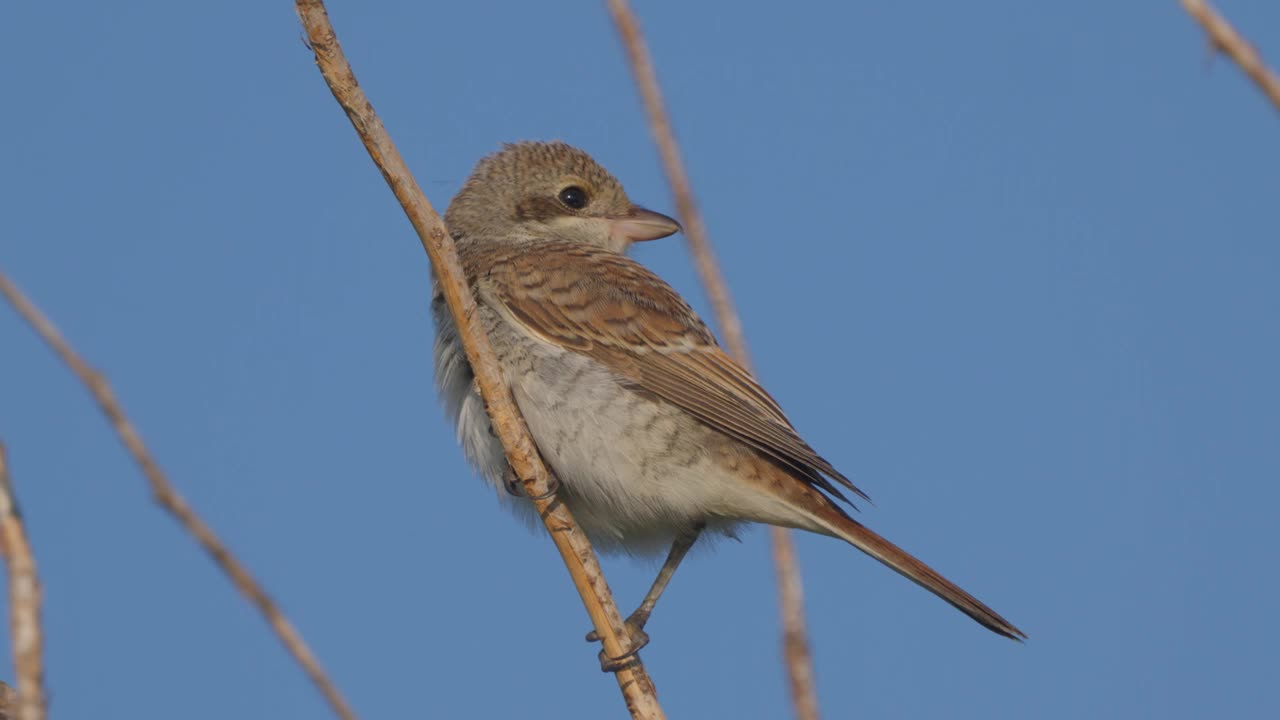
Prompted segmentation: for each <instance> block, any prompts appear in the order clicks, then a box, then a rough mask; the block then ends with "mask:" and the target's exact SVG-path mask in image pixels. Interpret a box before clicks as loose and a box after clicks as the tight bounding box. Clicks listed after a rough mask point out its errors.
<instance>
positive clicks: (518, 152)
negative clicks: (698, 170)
mask: <svg viewBox="0 0 1280 720" xmlns="http://www.w3.org/2000/svg"><path fill="white" fill-rule="evenodd" d="M445 224H446V225H447V226H448V228H449V232H450V234H452V235H453V236H454V237H455V238H457V239H459V240H460V241H466V240H468V239H484V240H490V241H492V240H502V239H508V238H509V239H512V240H516V239H521V238H528V237H537V238H547V237H556V238H563V239H565V240H572V241H575V242H582V243H587V244H590V245H594V246H597V247H602V248H605V249H607V250H610V251H613V252H619V253H621V252H625V251H626V249H627V247H628V246H629V245H631V243H633V242H639V241H643V240H657V239H658V238H664V237H667V236H668V235H671V234H673V233H676V232H678V231H679V230H680V224H679V223H677V222H676V221H675V220H673V219H671V218H669V217H667V216H666V215H663V214H662V213H657V212H654V211H652V210H646V209H645V208H642V207H639V206H637V205H635V204H633V203H632V202H631V200H630V199H629V198H628V197H627V193H626V191H624V190H623V189H622V185H621V184H620V183H619V182H618V180H617V178H615V177H614V176H613V175H611V174H610V173H609V171H608V170H605V169H604V168H603V167H601V166H600V164H599V163H597V162H596V161H595V160H593V159H592V158H591V156H590V155H588V154H586V153H585V152H583V151H581V150H579V149H578V148H575V147H573V146H571V145H566V144H565V143H562V142H519V143H514V144H510V145H506V146H504V147H503V148H502V150H500V151H498V152H496V153H494V154H492V155H489V156H488V157H486V158H484V159H483V160H481V161H480V162H479V163H477V164H476V167H475V170H473V171H472V173H471V177H469V178H467V182H466V183H465V184H464V185H463V186H462V190H460V191H459V192H458V194H457V196H455V197H454V198H453V202H451V203H449V209H448V211H446V212H445Z"/></svg>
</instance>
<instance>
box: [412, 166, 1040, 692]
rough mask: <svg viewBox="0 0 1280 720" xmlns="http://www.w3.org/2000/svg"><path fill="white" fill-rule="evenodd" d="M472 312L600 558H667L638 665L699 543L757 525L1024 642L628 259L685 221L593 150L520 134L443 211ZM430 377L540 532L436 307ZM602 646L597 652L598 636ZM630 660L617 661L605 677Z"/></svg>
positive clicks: (667, 289)
mask: <svg viewBox="0 0 1280 720" xmlns="http://www.w3.org/2000/svg"><path fill="white" fill-rule="evenodd" d="M444 220H445V226H446V228H447V229H448V231H449V233H450V235H451V236H452V237H453V239H454V241H455V243H456V245H457V248H458V255H459V259H460V260H461V264H462V267H463V270H464V272H465V275H466V280H467V283H468V284H469V286H470V288H471V290H472V292H473V293H474V295H475V298H476V302H477V306H478V307H477V310H476V312H475V315H474V316H473V317H474V318H475V319H476V320H477V321H478V322H479V323H480V325H481V327H482V328H483V329H484V331H485V332H486V333H487V334H488V337H489V340H490V342H491V344H492V345H493V349H494V351H495V353H496V355H497V358H498V361H499V365H500V367H501V370H502V379H503V381H504V382H505V383H506V385H507V386H508V388H509V389H510V390H511V394H512V396H513V397H514V399H515V401H516V406H517V408H518V409H519V411H520V413H521V414H522V415H523V416H524V419H525V421H526V423H527V425H528V428H529V432H530V435H531V436H532V438H533V440H534V443H535V445H536V447H537V449H538V452H539V453H540V455H541V456H542V458H543V460H544V461H545V462H546V464H547V466H548V467H549V468H550V469H551V471H552V472H553V474H554V476H555V478H556V479H557V481H558V485H557V487H556V490H555V492H556V497H557V499H558V500H559V501H561V502H563V503H564V505H565V506H566V507H567V508H568V509H569V510H570V512H571V513H572V514H573V516H574V517H575V518H576V520H577V522H578V523H579V525H580V526H581V528H582V530H583V532H585V533H586V535H587V537H588V539H590V541H591V542H592V544H593V545H594V546H595V547H596V548H597V549H599V550H601V551H604V552H622V553H629V554H632V555H637V556H645V555H655V554H659V553H661V551H662V550H663V549H669V551H668V554H667V558H666V561H665V562H664V563H663V565H662V568H661V570H660V571H659V573H658V576H657V578H656V579H655V580H654V583H653V585H652V586H651V587H650V589H649V592H648V593H646V595H645V597H644V599H643V600H642V602H641V603H640V605H639V607H638V608H637V609H636V611H635V612H634V613H632V614H631V615H630V616H629V617H628V619H627V622H626V624H627V627H628V629H629V631H630V633H631V641H632V645H631V648H632V649H631V651H629V652H628V653H627V655H628V656H630V655H631V654H633V653H634V652H635V651H636V650H638V649H639V648H640V647H642V646H643V645H644V644H645V643H647V642H648V639H649V637H648V635H647V633H645V631H644V627H645V624H646V623H647V622H648V620H649V617H650V615H651V613H652V612H653V609H654V607H655V606H656V604H657V601H658V598H659V597H660V596H661V595H662V593H663V591H664V590H665V589H666V587H667V584H668V582H669V581H670V580H671V578H672V576H673V575H674V573H675V570H676V568H677V567H678V566H679V565H680V562H681V561H682V560H683V559H684V557H685V555H686V554H687V553H688V551H689V549H690V548H691V547H693V546H694V544H695V543H696V542H698V539H699V538H700V537H705V536H707V535H728V536H731V537H736V533H737V531H738V529H739V528H740V527H741V526H743V525H744V524H748V523H764V524H770V525H777V526H781V527H786V528H793V529H798V530H805V531H809V532H813V533H818V534H820V535H827V536H831V537H835V538H838V539H840V540H844V541H845V542H847V543H849V544H850V545H853V546H854V547H855V548H857V549H858V550H861V551H862V552H864V553H866V554H867V555H869V556H871V557H872V558H874V559H876V560H878V561H879V562H881V563H883V564H884V565H887V566H888V567H889V568H891V569H892V570H894V571H896V572H898V573H899V574H901V575H903V576H905V577H906V578H907V579H909V580H911V581H912V582H914V583H916V584H918V585H920V586H922V587H923V588H925V589H926V590H928V591H930V592H932V593H933V594H935V595H937V596H938V597H940V598H941V599H943V600H945V601H946V602H948V603H950V604H951V605H952V606H954V607H955V608H957V609H958V610H960V612H962V613H964V614H965V615H968V616H969V617H970V618H972V619H973V620H975V621H977V622H978V623H979V624H980V625H982V626H983V627H985V628H987V629H988V630H991V631H992V632H994V633H996V634H997V635H1001V636H1004V637H1007V638H1011V639H1014V640H1022V639H1025V638H1026V635H1025V634H1024V633H1023V632H1022V631H1021V630H1019V629H1018V628H1017V627H1015V626H1014V625H1013V624H1012V623H1010V622H1009V621H1007V620H1005V619H1004V618H1003V617H1001V616H1000V615H999V614H998V613H996V612H995V611H994V610H992V609H991V608H990V607H988V606H987V605H985V604H983V603H982V602H980V601H979V600H978V599H977V598H975V597H974V596H972V595H970V594H969V593H968V592H966V591H964V590H962V589H961V588H960V587H959V586H957V585H955V584H954V583H952V582H951V581H949V580H947V579H946V578H944V577H943V576H942V575H941V574H939V573H938V572H936V571H935V570H933V569H932V568H930V567H929V566H928V565H926V564H924V563H923V562H921V561H920V560H918V559H916V558H915V557H914V556H912V555H911V554H909V553H907V552H906V551H904V550H902V549H900V548H899V547H898V546H896V545H894V544H893V543H891V542H889V541H888V540H886V539H884V538H883V537H881V536H880V535H878V534H877V533H875V532H873V531H872V530H871V529H869V528H867V527H866V526H865V525H863V524H862V523H860V522H858V521H857V520H855V519H853V517H852V516H851V515H850V513H849V510H846V508H845V507H844V506H849V507H850V509H852V503H851V502H850V500H849V498H848V494H852V495H854V496H856V497H858V498H861V499H864V500H869V498H868V497H867V495H866V494H865V493H864V492H862V491H861V490H859V489H858V488H857V487H855V486H854V484H853V483H852V482H850V480H849V479H848V478H847V477H846V476H845V475H843V474H841V473H840V471H838V470H837V469H836V468H835V467H834V466H833V465H832V464H831V463H830V462H828V461H827V460H825V459H824V458H823V457H822V456H820V455H819V454H818V453H817V452H816V451H815V450H814V449H813V448H812V447H811V446H810V445H809V444H808V443H807V442H805V441H804V439H803V438H801V436H800V435H799V433H798V432H797V431H796V429H795V428H794V426H793V425H792V424H791V422H790V421H789V420H788V419H787V416H786V415H785V414H784V413H783V411H782V408H781V407H780V406H779V405H778V403H777V402H776V401H775V400H774V399H773V397H772V396H771V395H769V393H768V392H766V391H765V389H764V388H763V387H761V385H760V383H759V382H758V381H757V380H756V378H755V377H754V376H753V375H752V374H751V372H750V371H748V370H747V369H746V368H745V367H744V366H743V365H741V364H740V363H738V362H736V361H735V360H734V359H733V358H732V357H730V356H729V355H728V354H727V353H726V352H725V351H724V350H723V349H722V348H721V346H720V345H719V344H718V342H717V340H716V337H715V335H714V334H713V333H712V332H711V330H710V329H709V328H708V326H707V324H706V323H704V322H703V321H702V320H701V319H700V318H699V317H698V315H697V313H696V312H695V311H694V310H693V308H692V307H691V306H690V305H689V303H687V302H686V301H685V300H684V299H683V298H682V297H681V296H680V295H679V294H678V293H677V292H676V290H674V289H673V288H672V287H671V286H670V285H668V284H667V283H666V282H665V281H663V280H662V279H661V278H660V277H658V276H657V275H656V274H654V273H653V272H651V271H650V270H648V269H647V268H645V267H644V266H643V265H641V264H640V263H638V262H636V261H635V260H633V259H631V258H630V257H628V256H627V255H626V252H627V250H628V248H629V247H630V246H631V245H632V244H633V243H636V242H645V241H650V240H657V239H660V238H664V237H667V236H670V235H672V234H675V233H676V232H679V231H680V230H681V226H680V224H679V223H678V222H677V221H676V220H674V219H672V218H671V217H668V216H667V215H663V214H661V213H658V212H655V211H652V210H648V209H645V208H643V207H641V206H638V205H636V204H634V203H632V201H631V200H630V198H629V197H628V196H627V193H626V192H625V190H624V189H623V187H622V185H621V183H619V181H618V180H617V179H616V178H615V177H614V176H613V175H612V174H610V173H609V171H607V170H606V169H605V168H603V167H602V166H601V165H600V164H599V163H597V162H596V161H595V160H594V159H593V158H592V157H591V156H590V155H588V154H587V153H586V152H584V151H582V150H580V149H578V148H576V147H574V146H571V145H568V144H566V143H563V142H558V141H555V142H540V141H523V142H517V143H511V144H506V145H504V146H503V147H502V148H501V149H500V150H498V151H497V152H495V153H493V154H490V155H488V156H486V157H484V158H482V159H481V160H480V161H479V162H478V163H477V165H476V166H475V169H474V170H473V172H472V173H471V175H470V177H468V179H467V180H466V181H465V183H464V184H463V185H462V188H461V189H460V190H459V191H458V193H457V195H456V196H455V197H454V198H453V200H452V201H451V202H450V204H449V206H448V208H447V210H446V211H445V218H444ZM432 315H433V319H434V323H435V328H436V337H435V344H434V360H435V381H436V385H437V389H438V391H439V394H440V396H441V398H442V400H443V405H444V407H445V412H446V414H447V416H448V418H449V419H450V420H451V421H452V423H453V424H454V426H455V428H456V432H457V438H458V441H459V443H460V444H461V446H462V448H463V451H464V454H465V455H466V457H467V459H468V460H469V461H470V462H471V464H472V465H473V466H474V467H475V468H476V469H477V470H478V471H479V474H480V475H482V476H483V477H484V478H485V479H486V480H487V481H488V482H489V483H490V484H492V485H493V486H494V488H495V489H496V490H497V491H498V492H497V494H498V496H499V497H500V498H503V499H504V501H505V502H506V503H507V504H508V505H509V506H510V507H511V508H512V510H513V511H514V512H515V513H517V515H520V516H523V517H524V518H525V520H526V521H527V522H528V523H530V524H531V525H533V524H537V523H536V514H535V510H534V507H533V503H531V502H529V501H528V498H527V497H523V492H522V490H521V488H522V485H521V484H520V483H519V482H518V478H516V477H515V475H514V472H513V471H512V469H511V468H510V466H509V465H508V463H507V460H506V457H505V454H504V451H503V447H502V444H501V443H500V441H499V440H498V438H497V436H496V434H495V433H494V432H493V430H492V427H491V426H490V421H489V417H488V415H487V414H486V411H485V405H484V400H483V399H482V398H481V396H480V393H479V390H478V388H477V386H476V383H475V379H474V376H473V374H472V369H471V366H470V364H469V363H468V360H467V358H466V356H465V354H464V352H463V347H462V344H461V342H460V340H459V336H458V330H457V327H456V325H455V324H454V322H453V319H452V317H451V316H450V314H449V311H448V309H447V307H446V306H445V304H444V300H443V298H442V297H441V295H440V291H439V287H438V284H437V286H436V287H435V290H434V297H433V300H432ZM588 639H589V640H590V639H594V638H593V636H590V635H589V636H588ZM626 659H627V658H626V657H620V658H604V657H603V653H602V666H603V667H604V668H605V669H606V670H608V669H610V668H611V667H616V666H617V665H618V663H620V662H623V661H625V660H626Z"/></svg>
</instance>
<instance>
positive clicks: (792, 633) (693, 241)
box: [609, 0, 818, 720]
mask: <svg viewBox="0 0 1280 720" xmlns="http://www.w3.org/2000/svg"><path fill="white" fill-rule="evenodd" d="M609 12H610V14H611V15H612V16H613V22H614V24H615V25H616V26H617V28H618V34H619V35H621V36H622V44H623V46H624V47H625V48H626V51H627V59H628V61H629V62H630V65H631V71H632V73H633V74H634V75H635V81H636V85H637V86H638V87H639V90H640V96H641V98H642V99H643V101H644V107H645V112H646V113H647V115H648V118H649V127H650V129H651V130H652V131H653V139H654V142H655V143H656V144H657V146H658V153H659V154H660V155H661V156H662V165H663V168H664V169H665V170H666V174H667V182H668V183H669V184H670V185H671V192H672V194H673V195H674V196H675V202H676V212H677V213H678V214H679V216H680V220H681V221H682V222H683V223H684V231H685V237H686V238H688V240H689V251H690V253H691V254H692V255H693V261H694V264H695V265H696V266H697V269H698V275H699V276H700V277H701V278H702V285H703V287H704V288H706V292H707V297H708V298H709V299H710V301H711V306H712V309H713V310H714V312H715V315H716V322H717V324H718V325H719V326H720V334H721V336H722V337H723V338H724V342H725V345H727V346H728V349H729V352H730V354H732V355H733V356H734V358H736V359H737V360H738V362H740V363H741V364H742V365H743V367H746V368H748V369H750V368H751V359H750V357H749V356H748V353H747V341H746V338H745V337H744V336H743V332H742V321H741V320H739V319H738V313H737V311H736V310H735V309H734V306H733V298H732V297H731V296H730V295H729V287H728V285H727V284H726V283H725V280H724V276H723V275H722V274H721V273H720V268H719V266H718V265H717V263H716V259H715V254H714V253H713V252H712V250H711V241H710V240H709V239H708V238H707V228H706V225H704V224H703V222H702V214H701V213H699V212H698V206H697V203H695V202H694V199H693V188H692V186H691V185H690V183H689V176H688V174H687V173H686V172H685V169H684V160H683V159H682V158H681V155H680V147H679V145H677V144H676V138H675V133H674V132H673V131H672V129H671V119H670V118H669V117H668V116H667V110H666V106H665V105H664V103H663V101H662V90H661V89H660V87H659V85H658V75H657V73H656V72H655V71H654V68H653V59H652V58H651V57H650V56H649V48H648V46H647V45H646V44H645V41H644V36H643V35H642V34H641V32H640V26H639V23H638V21H637V20H636V17H635V14H634V13H632V11H631V7H630V5H629V3H628V2H627V0H609ZM769 531H770V536H771V537H772V539H773V558H774V566H775V567H776V569H777V574H778V592H779V604H780V606H781V613H782V632H783V638H782V648H783V657H784V659H785V662H786V667H787V674H788V678H789V680H790V684H791V699H792V701H793V703H794V704H795V710H796V717H798V718H800V719H801V720H817V718H818V695H817V690H816V689H815V686H814V673H813V657H812V655H811V654H810V652H809V641H808V635H807V632H806V630H805V621H804V596H803V592H802V590H801V586H802V583H801V581H800V570H799V568H798V567H797V565H796V557H795V547H794V544H793V543H792V540H791V535H790V534H789V533H788V531H786V530H784V529H782V528H779V527H771V528H770V529H769Z"/></svg>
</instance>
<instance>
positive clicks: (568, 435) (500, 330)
mask: <svg viewBox="0 0 1280 720" xmlns="http://www.w3.org/2000/svg"><path fill="white" fill-rule="evenodd" d="M482 312H488V311H487V310H483V309H482ZM435 314H436V317H435V320H436V328H437V333H436V345H435V359H436V384H437V387H438V389H439V391H440V394H441V397H442V398H443V400H444V404H445V409H446V412H447V413H448V416H449V418H450V420H452V421H453V422H454V424H455V426H456V428H457V433H458V440H459V442H460V443H461V444H462V447H463V450H464V452H465V453H466V455H467V458H468V460H470V461H471V463H472V464H473V465H474V466H475V467H476V468H477V469H478V470H479V471H480V473H481V475H483V476H484V477H485V479H487V480H488V481H489V483H490V484H492V485H493V486H494V487H495V489H496V490H497V494H498V495H499V497H500V499H501V500H502V501H503V502H504V504H506V505H508V506H509V507H511V508H512V510H513V511H514V512H515V513H516V514H517V515H518V516H521V517H523V518H524V519H526V520H527V521H528V522H529V523H530V524H538V525H541V523H538V522H537V517H536V515H535V513H534V512H533V508H532V503H531V502H529V501H528V500H527V499H524V498H519V497H513V496H511V495H510V494H509V493H507V492H506V490H505V487H504V480H505V478H506V473H507V463H506V458H505V456H504V453H503V450H502V446H501V444H500V443H499V442H498V440H497V438H496V437H494V435H493V434H492V433H491V432H490V425H489V418H488V416H487V415H486V414H485V411H484V402H483V401H482V400H481V398H480V396H479V393H478V392H477V391H476V390H475V388H474V385H473V382H472V375H471V369H470V366H469V364H468V363H467V362H466V358H465V356H464V355H463V353H462V347H461V344H460V343H459V342H458V340H457V334H456V330H455V328H454V325H453V322H452V320H451V319H450V318H449V317H448V316H447V314H446V313H445V311H444V308H443V307H437V308H436V313H435ZM486 324H487V325H488V329H489V331H490V337H491V339H492V340H493V343H494V346H495V349H496V350H497V351H498V354H499V356H500V358H502V359H503V366H504V368H505V369H506V370H507V382H508V384H509V386H510V387H511V390H512V394H513V395H514V396H515V399H516V402H517V404H518V405H519V407H520V412H521V413H522V414H523V415H524V417H525V421H526V422H527V423H528V425H529V430H530V432H531V434H532V435H533V438H534V441H535V443H536V444H537V446H538V449H539V452H540V453H541V454H542V456H543V458H544V460H546V462H547V463H548V465H550V466H551V468H552V469H553V470H554V471H555V473H556V474H557V476H558V477H559V479H560V482H561V485H562V491H561V493H560V497H561V498H562V499H563V501H564V502H565V504H566V505H567V506H568V508H569V510H570V511H571V512H572V513H573V514H574V516H575V518H576V519H577V520H578V523H579V524H580V525H581V526H582V527H583V529H584V531H586V533H587V535H588V536H589V537H590V538H591V541H592V543H593V544H595V545H596V546H597V548H598V549H601V550H605V551H610V550H625V551H627V552H629V553H633V554H649V553H654V552H662V551H665V550H666V548H667V546H668V545H669V544H670V542H671V540H672V539H673V538H674V536H675V535H676V534H678V533H680V532H683V531H685V530H687V529H688V528H689V527H691V526H692V525H694V524H696V523H699V522H705V523H707V524H708V527H709V529H710V530H712V531H720V532H722V533H731V531H732V527H733V522H732V521H730V520H726V519H723V518H726V517H735V516H737V517H741V514H740V510H741V508H739V507H736V506H738V505H740V504H741V503H742V502H743V501H748V502H755V501H757V500H758V499H759V498H758V497H757V496H756V495H755V493H747V492H746V490H745V489H744V488H743V486H742V484H741V483H740V482H738V481H736V479H735V478H733V477H731V476H729V475H728V473H727V472H726V471H725V470H724V469H723V468H722V467H720V466H719V465H717V464H716V463H715V462H714V460H713V459H712V457H711V454H710V453H707V452H706V451H705V443H703V442H701V440H704V439H705V438H703V437H700V436H701V435H702V433H701V432H698V431H694V432H689V429H688V428H687V427H684V426H681V427H684V432H681V430H680V428H679V427H677V424H676V423H677V418H676V417H675V416H674V415H673V413H672V412H671V411H672V409H671V408H669V407H667V406H665V405H661V404H659V403H656V402H652V401H649V400H646V399H644V398H641V397H640V396H638V395H635V394H634V393H632V392H630V391H628V390H626V389H624V388H622V387H620V386H619V385H618V383H617V382H616V381H615V380H614V379H613V377H612V376H611V375H610V374H609V373H608V372H607V371H605V370H604V369H603V368H601V367H599V366H598V365H596V364H595V363H593V362H592V361H590V360H589V359H587V358H585V357H582V356H579V355H576V354H574V353H568V352H564V351H561V350H558V349H554V348H549V347H547V346H545V345H542V344H541V343H537V342H536V341H533V340H529V339H528V338H525V337H523V336H517V335H516V334H515V331H514V330H511V329H510V328H509V327H508V326H506V324H505V323H501V322H499V323H497V326H496V327H495V324H494V323H486ZM517 346H518V347H517ZM504 356H505V357H504ZM513 357H518V358H520V360H519V362H516V361H514V360H512V358H513ZM513 365H520V366H521V367H520V369H518V370H514V371H513V370H512V366H513ZM697 430H701V428H698V429H697ZM705 432H707V433H710V432H711V431H710V430H706V431H705ZM744 493H746V494H749V495H750V496H751V497H750V498H744V497H742V496H743V495H744Z"/></svg>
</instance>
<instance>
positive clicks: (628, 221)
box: [609, 205, 684, 244]
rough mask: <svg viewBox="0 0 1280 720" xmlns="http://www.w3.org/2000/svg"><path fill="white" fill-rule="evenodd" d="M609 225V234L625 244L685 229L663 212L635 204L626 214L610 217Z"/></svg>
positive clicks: (655, 238) (661, 236) (662, 236)
mask: <svg viewBox="0 0 1280 720" xmlns="http://www.w3.org/2000/svg"><path fill="white" fill-rule="evenodd" d="M609 226H610V230H609V234H610V235H611V236H612V237H613V238H614V239H615V240H621V241H622V242H623V243H624V244H627V243H633V242H642V241H644V240H657V239H658V238H664V237H666V236H668V235H674V234H675V233H678V232H680V231H681V230H683V229H684V228H682V227H680V223H678V222H676V221H675V220H673V219H671V218H669V217H667V216H666V215H663V214H662V213H659V212H654V211H652V210H646V209H644V208H642V207H638V206H634V205H633V206H632V207H631V210H630V211H628V212H627V214H626V215H615V216H613V217H611V218H609Z"/></svg>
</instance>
